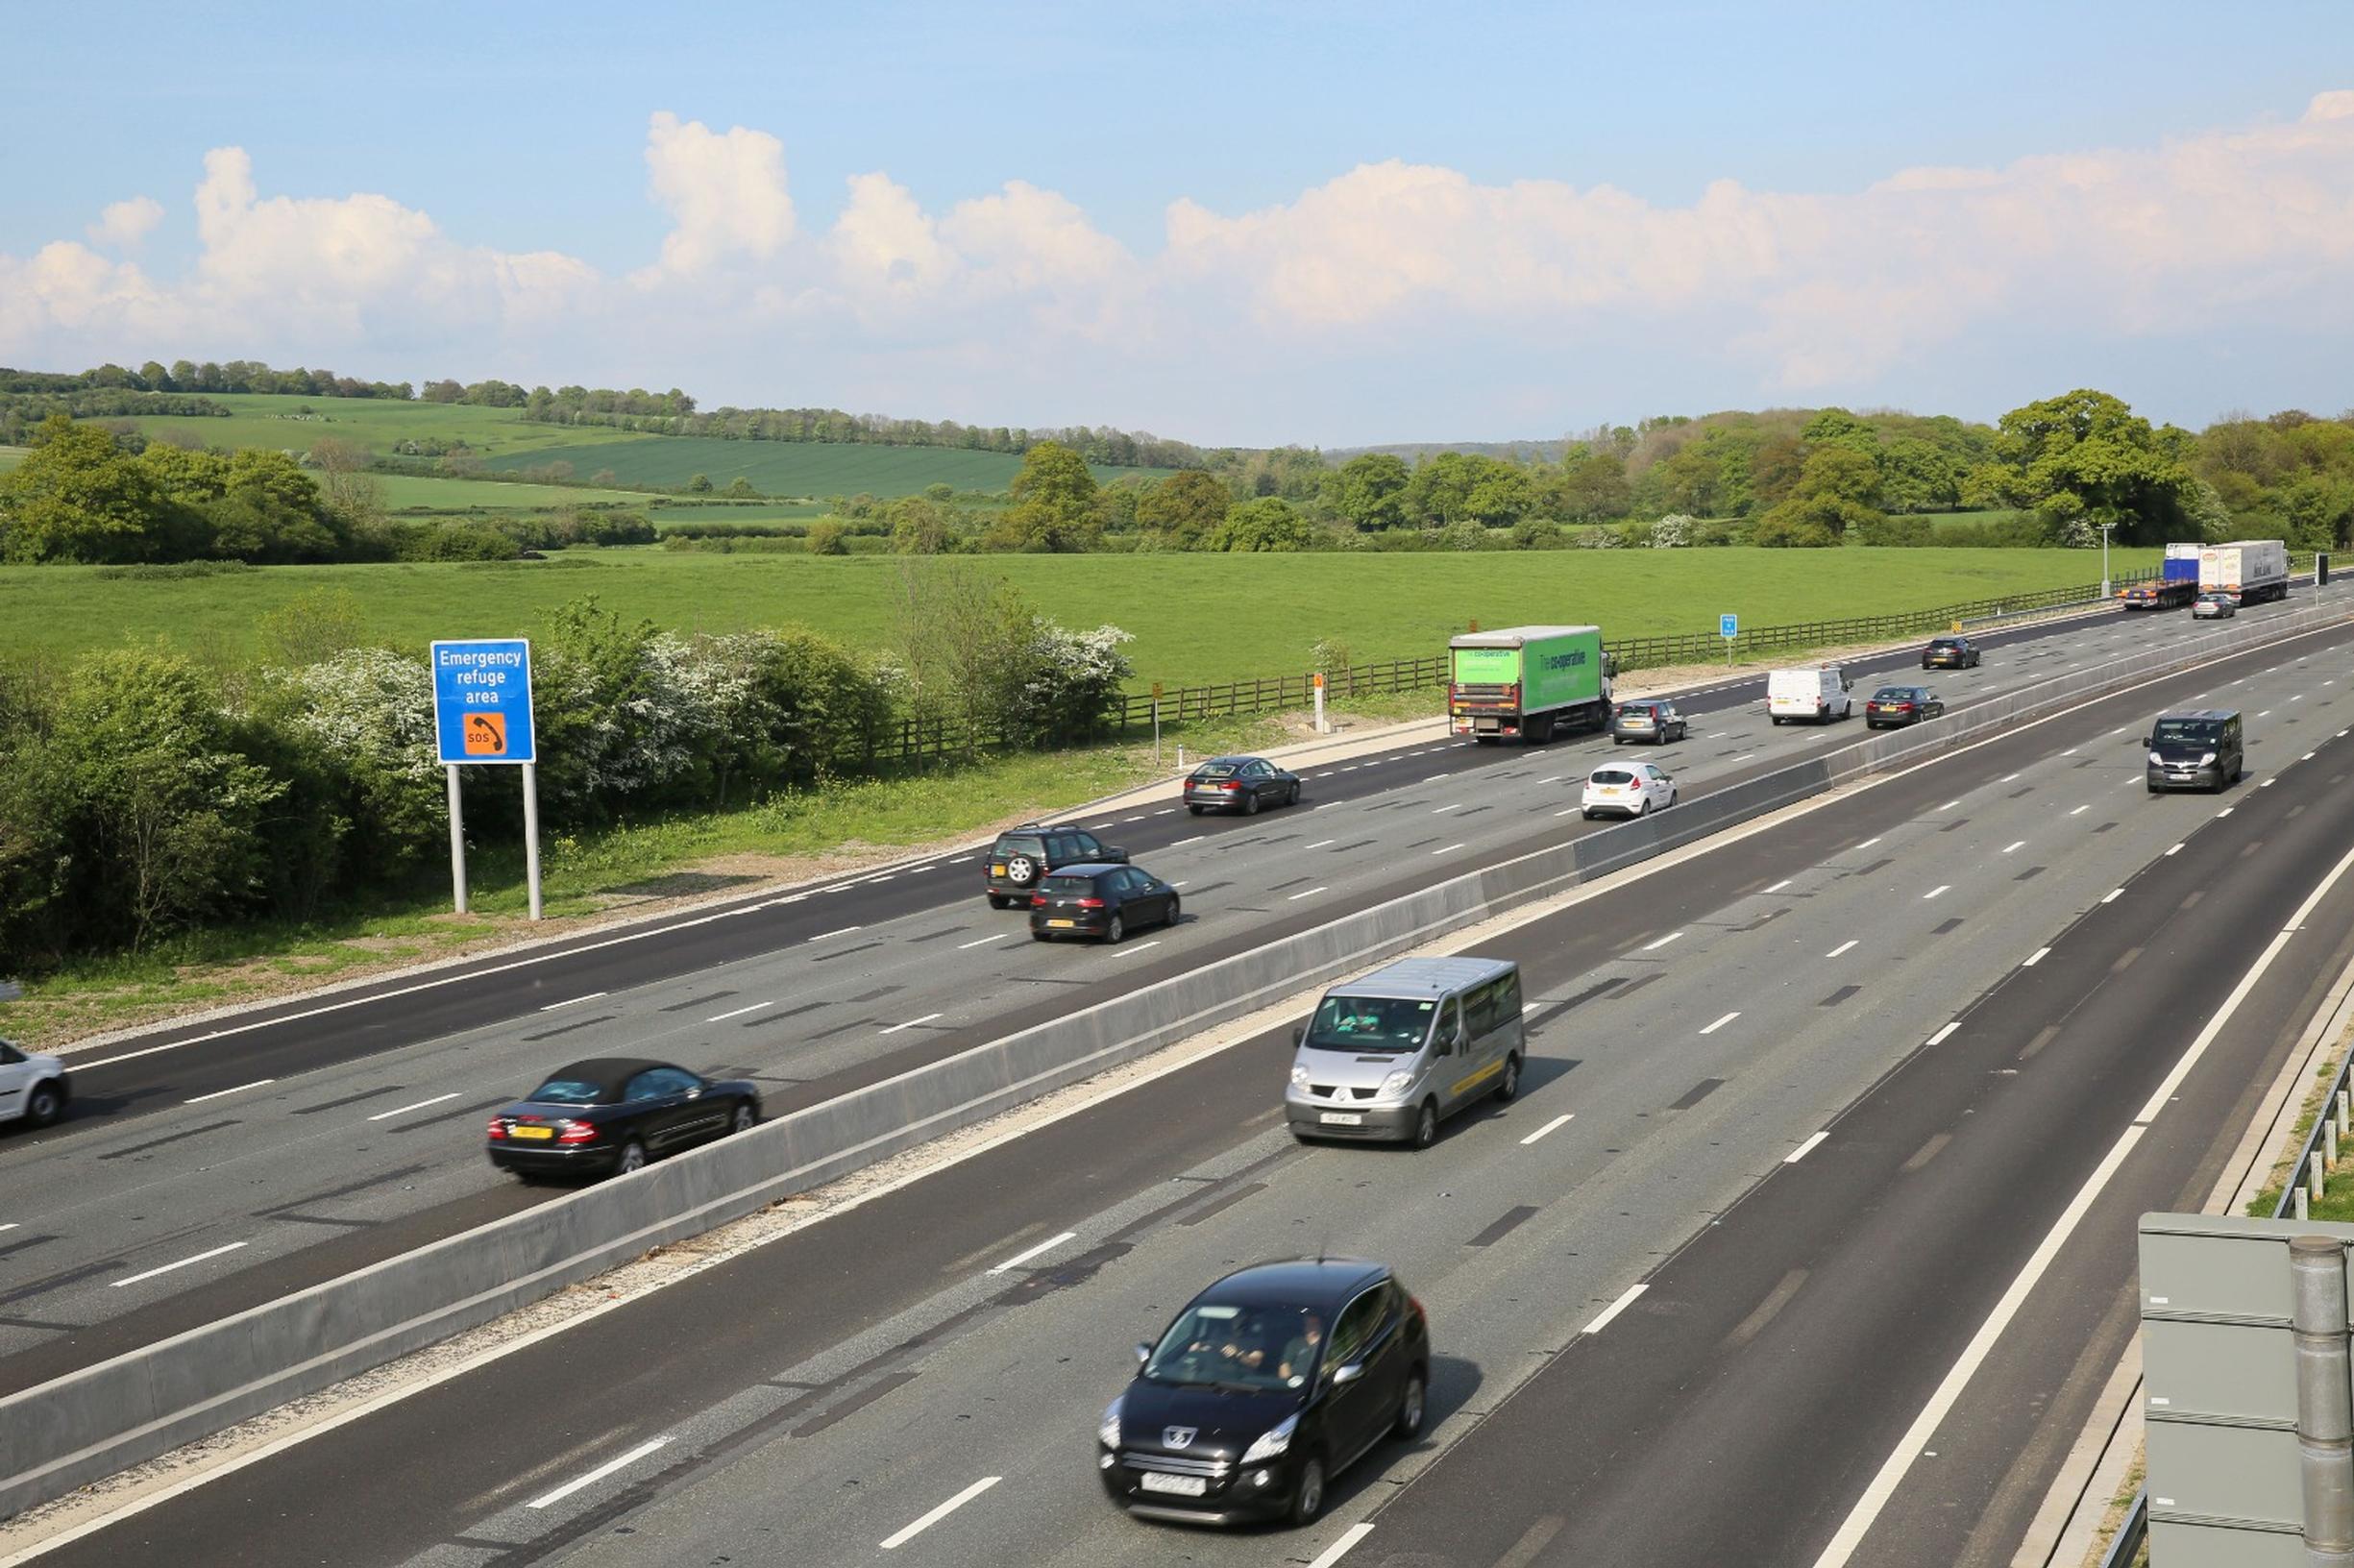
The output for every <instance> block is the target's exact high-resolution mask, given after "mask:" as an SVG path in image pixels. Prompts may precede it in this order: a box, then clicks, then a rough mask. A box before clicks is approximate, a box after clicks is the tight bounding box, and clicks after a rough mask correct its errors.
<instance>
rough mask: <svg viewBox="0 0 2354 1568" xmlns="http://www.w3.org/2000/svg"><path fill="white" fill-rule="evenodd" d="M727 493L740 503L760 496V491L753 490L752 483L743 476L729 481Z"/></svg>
mask: <svg viewBox="0 0 2354 1568" xmlns="http://www.w3.org/2000/svg"><path fill="white" fill-rule="evenodd" d="M727 493H728V494H729V495H731V496H733V497H735V498H736V499H737V500H739V501H742V500H745V499H746V498H748V497H751V496H756V495H758V494H760V492H759V491H757V490H755V489H753V488H752V481H751V480H750V479H748V478H745V477H744V476H743V475H741V474H739V475H737V476H736V477H735V478H732V479H730V480H728V481H727Z"/></svg>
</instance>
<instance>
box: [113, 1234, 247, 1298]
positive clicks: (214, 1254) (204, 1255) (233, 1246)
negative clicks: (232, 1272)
mask: <svg viewBox="0 0 2354 1568" xmlns="http://www.w3.org/2000/svg"><path fill="white" fill-rule="evenodd" d="M244 1245H245V1243H244V1242H242V1241H232V1242H231V1243H229V1245H227V1246H225V1247H214V1248H213V1249H212V1250H211V1251H210V1252H200V1253H198V1254H197V1255H196V1256H195V1257H193V1258H183V1259H181V1260H180V1262H176V1263H165V1264H164V1265H163V1266H162V1267H161V1268H151V1269H149V1270H148V1271H147V1272H146V1273H144V1274H134V1275H132V1276H131V1278H129V1279H127V1280H110V1281H108V1282H107V1283H108V1284H110V1285H111V1286H114V1287H115V1288H116V1289H118V1290H119V1289H121V1288H122V1287H123V1286H126V1285H136V1284H138V1283H139V1282H140V1281H141V1280H152V1279H154V1278H155V1277H156V1276H157V1275H159V1274H169V1273H170V1272H171V1271H172V1270H173V1269H175V1268H185V1267H187V1266H188V1265H189V1264H190V1263H201V1262H204V1261H205V1260H206V1259H208V1258H218V1257H219V1256H220V1255H221V1254H222V1253H224V1252H234V1251H236V1250H237V1249H238V1248H239V1247H241V1246H244Z"/></svg>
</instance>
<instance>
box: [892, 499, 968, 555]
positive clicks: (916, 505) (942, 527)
mask: <svg viewBox="0 0 2354 1568" xmlns="http://www.w3.org/2000/svg"><path fill="white" fill-rule="evenodd" d="M943 488H945V487H944V486H943ZM884 515H885V516H886V517H888V518H889V519H890V520H891V548H892V549H893V550H895V551H898V552H899V553H900V554H902V555H939V554H942V553H944V552H945V551H949V550H953V549H954V548H955V547H956V534H955V530H954V527H953V526H952V518H951V515H950V513H949V511H948V509H947V508H946V507H945V506H944V505H943V504H941V503H940V502H936V501H934V500H932V499H931V498H930V497H929V496H901V497H900V498H899V499H898V500H896V501H895V502H892V503H891V504H890V505H889V506H887V507H885V508H884Z"/></svg>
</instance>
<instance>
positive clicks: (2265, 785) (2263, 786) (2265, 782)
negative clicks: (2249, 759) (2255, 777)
mask: <svg viewBox="0 0 2354 1568" xmlns="http://www.w3.org/2000/svg"><path fill="white" fill-rule="evenodd" d="M2278 782H2280V781H2279V780H2278V779H2273V778H2267V779H2261V780H2259V781H2258V782H2257V785H2256V788H2258V789H2260V790H2268V789H2270V788H2271V787H2272V786H2273V785H2274V784H2277V783H2278Z"/></svg>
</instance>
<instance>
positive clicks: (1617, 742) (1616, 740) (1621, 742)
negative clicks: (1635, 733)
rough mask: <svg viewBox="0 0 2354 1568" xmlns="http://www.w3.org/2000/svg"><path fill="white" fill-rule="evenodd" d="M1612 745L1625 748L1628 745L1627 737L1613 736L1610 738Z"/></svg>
mask: <svg viewBox="0 0 2354 1568" xmlns="http://www.w3.org/2000/svg"><path fill="white" fill-rule="evenodd" d="M1610 744H1611V745H1612V746H1625V745H1626V744H1627V737H1626V736H1624V735H1613V736H1611V737H1610Z"/></svg>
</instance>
